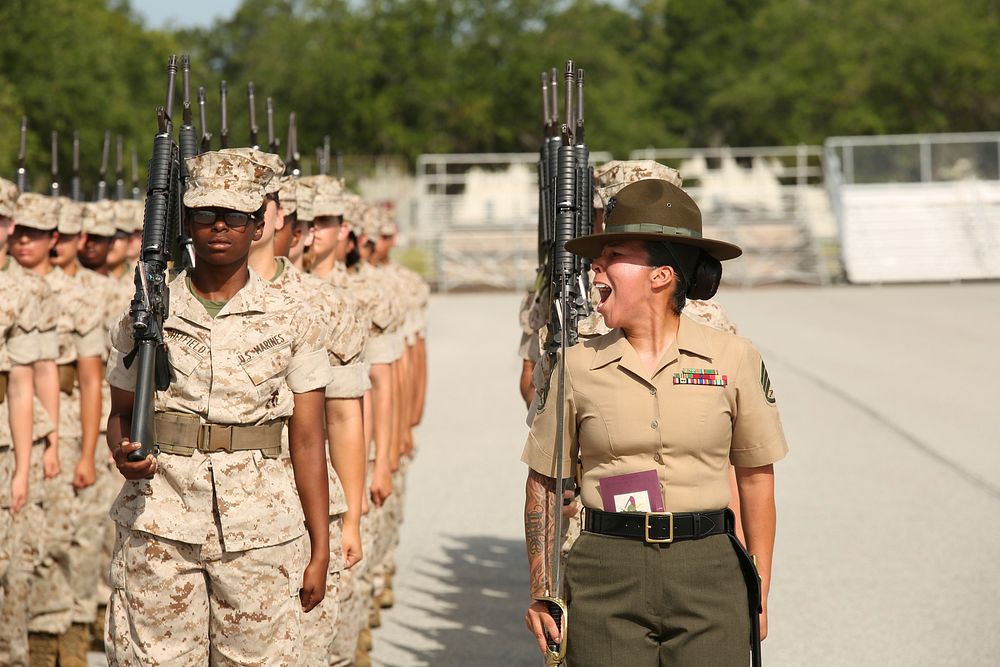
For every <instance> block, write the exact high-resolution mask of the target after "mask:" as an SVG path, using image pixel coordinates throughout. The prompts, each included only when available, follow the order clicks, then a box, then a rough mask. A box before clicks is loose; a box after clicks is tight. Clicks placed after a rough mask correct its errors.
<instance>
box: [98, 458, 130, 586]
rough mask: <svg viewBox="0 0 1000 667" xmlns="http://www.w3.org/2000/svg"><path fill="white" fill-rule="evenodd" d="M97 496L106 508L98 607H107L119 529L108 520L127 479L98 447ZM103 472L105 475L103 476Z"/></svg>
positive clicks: (101, 534)
mask: <svg viewBox="0 0 1000 667" xmlns="http://www.w3.org/2000/svg"><path fill="white" fill-rule="evenodd" d="M97 469H98V473H97V485H96V486H97V495H98V503H99V504H100V505H101V507H103V508H104V510H103V516H102V520H101V528H100V535H99V536H98V539H99V540H100V555H99V556H98V561H97V566H98V571H99V572H100V577H99V578H98V580H97V601H98V605H107V604H108V600H110V599H111V580H110V579H109V574H110V572H111V554H112V552H113V551H114V547H115V535H116V534H117V530H118V529H117V527H116V526H115V522H114V521H112V520H111V519H110V518H108V514H107V513H108V510H110V509H111V505H112V504H114V502H115V498H117V497H118V492H119V491H120V490H121V488H122V484H123V483H124V481H125V479H124V478H123V477H122V476H121V473H119V472H118V469H117V468H116V467H115V464H114V462H112V461H110V460H109V459H108V457H107V452H106V451H105V450H101V448H100V447H98V450H97ZM102 472H103V473H105V474H103V475H102Z"/></svg>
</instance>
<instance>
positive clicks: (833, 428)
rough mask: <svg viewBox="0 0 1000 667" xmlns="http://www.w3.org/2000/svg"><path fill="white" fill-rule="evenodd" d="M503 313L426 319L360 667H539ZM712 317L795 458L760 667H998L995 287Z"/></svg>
mask: <svg viewBox="0 0 1000 667" xmlns="http://www.w3.org/2000/svg"><path fill="white" fill-rule="evenodd" d="M518 300H519V296H518V295H514V294H489V295H484V294H469V295H449V296H436V297H435V298H434V300H433V302H432V304H431V312H430V322H431V334H430V336H429V345H430V349H429V355H430V394H429V399H428V412H427V414H426V417H425V419H424V424H423V425H422V426H421V428H420V429H419V431H418V433H417V437H418V445H419V447H420V452H419V456H418V459H417V461H416V463H415V464H414V466H413V468H412V470H411V472H410V477H409V490H408V503H407V508H406V522H405V524H404V526H403V531H402V544H401V547H400V550H399V553H398V565H399V573H398V575H397V577H396V581H397V585H396V596H397V605H396V607H395V608H394V609H392V610H390V611H387V612H384V613H383V627H382V628H381V629H379V630H377V631H376V632H375V646H376V648H375V651H374V653H373V657H374V660H375V664H376V665H382V666H386V667H411V666H417V665H433V666H434V667H450V666H455V667H470V666H480V665H481V666H483V667H486V666H490V667H494V666H496V667H510V666H520V665H526V666H534V665H540V664H541V660H540V658H539V656H538V654H537V650H536V648H535V646H534V644H533V643H532V641H531V639H530V637H529V636H528V634H527V632H526V630H525V628H524V624H523V622H522V620H521V617H522V615H523V613H524V609H525V605H526V603H527V592H526V591H527V586H526V579H527V572H526V564H525V555H524V547H523V532H522V524H521V510H522V503H523V488H524V478H525V467H524V465H523V464H521V463H520V461H519V460H518V459H519V455H520V451H521V445H522V443H523V441H524V436H525V432H526V429H525V426H524V413H525V410H524V406H523V405H522V404H521V403H520V399H519V398H518V393H517V380H518V373H519V370H520V361H519V359H518V358H517V355H516V349H517V341H518V336H519V332H518V328H517V306H518ZM719 301H720V302H721V303H722V304H724V305H725V306H726V308H727V309H728V310H729V312H730V314H731V316H732V317H733V319H734V321H735V322H736V323H737V324H738V325H739V327H740V331H741V333H742V334H743V335H745V336H748V337H749V338H751V339H752V340H753V341H754V342H755V343H756V344H757V346H758V347H759V348H760V349H761V351H762V352H763V354H764V356H765V358H766V360H767V365H768V370H769V372H770V375H771V378H772V382H773V386H774V387H775V392H776V396H777V398H778V405H779V406H780V408H781V411H782V416H783V420H784V424H785V428H786V432H787V436H788V440H789V444H790V447H791V452H790V454H789V456H788V458H787V459H786V460H785V461H782V462H781V463H780V464H778V465H777V473H776V480H777V494H778V517H779V524H778V543H777V547H776V557H775V573H774V574H775V577H774V584H773V589H772V595H771V602H770V614H771V616H770V622H771V636H770V638H769V639H767V640H766V642H765V644H764V647H765V654H764V656H765V665H767V666H768V667H809V666H812V665H834V666H840V665H850V666H855V665H877V666H880V667H883V666H885V667H887V666H891V665H907V666H910V665H921V666H932V665H960V666H963V667H968V666H974V665H984V666H986V665H997V664H1000V611H998V604H1000V602H998V601H1000V565H998V564H1000V422H998V417H997V415H998V411H1000V389H998V384H997V378H1000V351H998V349H997V345H998V341H1000V335H998V332H1000V284H997V283H992V284H980V285H941V286H900V287H881V288H879V287H873V288H860V287H839V288H829V289H814V288H772V289H757V290H753V291H739V290H733V289H723V291H722V293H721V294H720V296H719ZM94 664H98V663H97V662H95V663H94Z"/></svg>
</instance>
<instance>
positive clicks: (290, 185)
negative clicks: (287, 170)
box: [278, 176, 299, 215]
mask: <svg viewBox="0 0 1000 667" xmlns="http://www.w3.org/2000/svg"><path fill="white" fill-rule="evenodd" d="M297 190H298V179H296V178H295V177H293V176H282V177H281V181H280V187H279V188H278V199H279V200H280V201H281V209H282V210H283V211H284V212H285V215H291V214H292V213H295V212H296V211H298V210H299V197H298V192H297Z"/></svg>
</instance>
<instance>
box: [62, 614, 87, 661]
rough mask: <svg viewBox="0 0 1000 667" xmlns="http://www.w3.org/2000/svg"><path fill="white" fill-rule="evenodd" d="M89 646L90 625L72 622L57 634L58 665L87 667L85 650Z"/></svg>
mask: <svg viewBox="0 0 1000 667" xmlns="http://www.w3.org/2000/svg"><path fill="white" fill-rule="evenodd" d="M89 648H90V627H89V626H88V625H87V624H85V623H74V624H73V625H71V626H70V628H69V630H67V631H66V633H65V634H62V635H60V636H59V667H87V650H88V649H89Z"/></svg>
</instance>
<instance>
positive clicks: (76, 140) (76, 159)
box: [69, 130, 83, 201]
mask: <svg viewBox="0 0 1000 667" xmlns="http://www.w3.org/2000/svg"><path fill="white" fill-rule="evenodd" d="M69 196H70V197H72V198H73V201H83V188H82V187H81V185H80V133H79V132H77V131H76V130H73V176H72V178H71V180H70V184H69Z"/></svg>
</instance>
